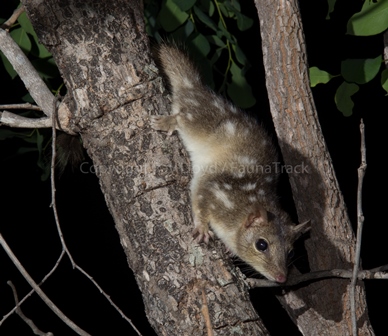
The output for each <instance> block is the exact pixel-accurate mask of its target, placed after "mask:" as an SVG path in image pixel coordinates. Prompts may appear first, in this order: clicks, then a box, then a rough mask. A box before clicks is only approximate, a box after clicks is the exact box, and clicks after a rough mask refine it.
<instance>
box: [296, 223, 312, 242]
mask: <svg viewBox="0 0 388 336" xmlns="http://www.w3.org/2000/svg"><path fill="white" fill-rule="evenodd" d="M310 229H311V221H310V220H308V221H305V222H303V223H301V224H297V225H293V226H292V231H293V233H294V237H295V239H297V238H298V237H299V236H301V235H302V234H304V233H306V232H308V231H310Z"/></svg>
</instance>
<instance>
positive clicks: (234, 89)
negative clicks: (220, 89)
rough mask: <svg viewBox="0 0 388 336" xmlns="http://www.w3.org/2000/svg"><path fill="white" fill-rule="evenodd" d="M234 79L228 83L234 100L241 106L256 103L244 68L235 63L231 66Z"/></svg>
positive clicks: (229, 92)
mask: <svg viewBox="0 0 388 336" xmlns="http://www.w3.org/2000/svg"><path fill="white" fill-rule="evenodd" d="M230 72H231V73H232V81H231V83H228V84H227V92H228V95H229V97H230V98H231V99H232V100H233V102H234V103H235V104H236V105H238V106H239V107H241V108H248V107H251V106H253V105H254V104H255V103H256V99H255V98H254V97H253V94H252V89H251V87H250V86H249V84H248V82H247V81H246V79H245V77H244V75H243V71H242V69H240V68H239V67H238V66H237V65H236V64H235V63H232V65H231V67H230Z"/></svg>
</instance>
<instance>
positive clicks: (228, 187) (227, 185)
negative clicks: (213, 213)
mask: <svg viewBox="0 0 388 336" xmlns="http://www.w3.org/2000/svg"><path fill="white" fill-rule="evenodd" d="M224 188H225V189H227V190H232V186H231V185H230V184H228V183H224Z"/></svg>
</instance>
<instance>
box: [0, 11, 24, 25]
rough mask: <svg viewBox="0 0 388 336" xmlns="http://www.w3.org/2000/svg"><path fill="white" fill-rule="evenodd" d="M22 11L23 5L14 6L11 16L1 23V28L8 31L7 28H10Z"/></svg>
mask: <svg viewBox="0 0 388 336" xmlns="http://www.w3.org/2000/svg"><path fill="white" fill-rule="evenodd" d="M23 12H24V6H20V7H19V8H16V9H15V10H14V11H13V13H12V15H11V17H10V18H9V19H8V20H7V21H5V22H4V23H3V24H2V25H1V28H3V29H5V30H7V31H8V30H9V28H11V26H12V25H13V24H14V23H15V22H16V20H17V19H18V18H19V16H20V15H21V14H22V13H23Z"/></svg>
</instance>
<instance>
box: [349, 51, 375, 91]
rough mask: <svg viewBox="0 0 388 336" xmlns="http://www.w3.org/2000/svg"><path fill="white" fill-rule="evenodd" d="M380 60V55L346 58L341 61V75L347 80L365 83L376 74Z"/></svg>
mask: <svg viewBox="0 0 388 336" xmlns="http://www.w3.org/2000/svg"><path fill="white" fill-rule="evenodd" d="M381 62H382V57H381V55H379V56H377V57H376V58H373V59H371V58H368V59H347V60H345V61H342V62H341V75H342V76H343V77H344V79H345V80H346V81H347V82H350V83H357V84H365V83H368V82H369V81H371V80H372V79H373V78H374V77H375V76H376V75H377V73H378V72H379V70H380V67H381Z"/></svg>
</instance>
